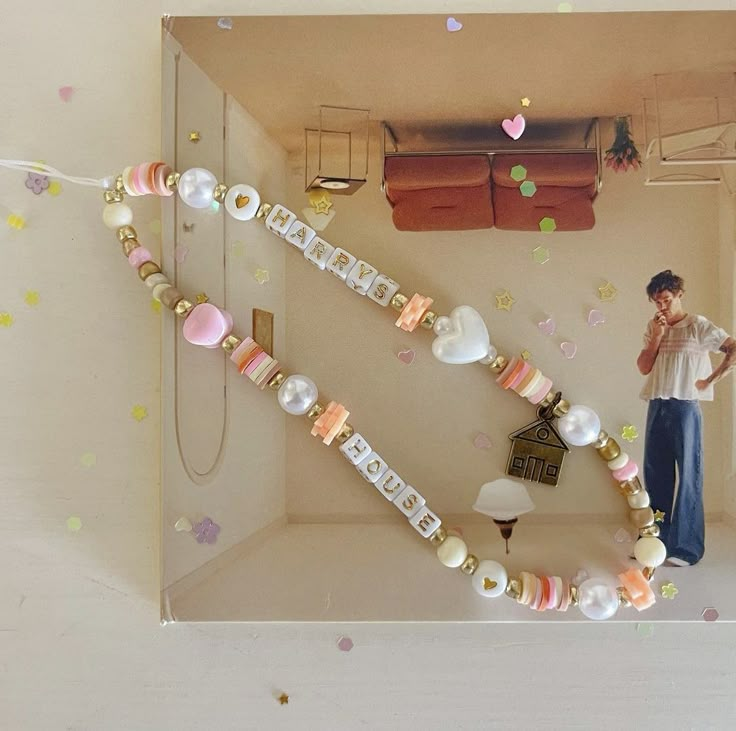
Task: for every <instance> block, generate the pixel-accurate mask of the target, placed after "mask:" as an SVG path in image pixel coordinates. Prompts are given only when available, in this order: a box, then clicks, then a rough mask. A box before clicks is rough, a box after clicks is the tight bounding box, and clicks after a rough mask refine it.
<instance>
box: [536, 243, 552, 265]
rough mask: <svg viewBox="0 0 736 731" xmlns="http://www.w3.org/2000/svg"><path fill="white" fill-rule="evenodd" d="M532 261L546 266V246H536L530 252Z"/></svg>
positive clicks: (547, 251)
mask: <svg viewBox="0 0 736 731" xmlns="http://www.w3.org/2000/svg"><path fill="white" fill-rule="evenodd" d="M532 259H533V260H534V261H535V262H536V263H537V264H546V263H547V262H548V261H549V249H548V248H547V247H546V246H537V248H536V249H534V250H533V251H532Z"/></svg>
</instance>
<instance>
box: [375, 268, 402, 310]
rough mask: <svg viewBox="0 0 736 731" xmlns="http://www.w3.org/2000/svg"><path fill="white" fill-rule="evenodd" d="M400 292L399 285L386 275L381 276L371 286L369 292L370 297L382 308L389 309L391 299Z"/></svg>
mask: <svg viewBox="0 0 736 731" xmlns="http://www.w3.org/2000/svg"><path fill="white" fill-rule="evenodd" d="M398 291H399V283H398V282H394V280H393V279H391V278H390V277H387V276H386V275H385V274H379V275H378V276H377V277H376V278H375V279H374V280H373V284H371V286H370V289H369V290H368V296H369V297H370V298H371V299H372V300H373V301H374V302H378V304H379V305H381V307H387V306H388V304H389V303H390V302H391V298H392V297H393V296H394V295H395V294H396V293H397V292H398Z"/></svg>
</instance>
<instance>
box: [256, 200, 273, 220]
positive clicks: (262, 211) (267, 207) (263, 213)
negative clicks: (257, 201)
mask: <svg viewBox="0 0 736 731" xmlns="http://www.w3.org/2000/svg"><path fill="white" fill-rule="evenodd" d="M272 208H273V206H272V205H271V204H270V203H261V205H260V207H259V208H258V211H257V212H256V220H258V221H261V222H265V221H266V218H268V214H269V213H271V209H272Z"/></svg>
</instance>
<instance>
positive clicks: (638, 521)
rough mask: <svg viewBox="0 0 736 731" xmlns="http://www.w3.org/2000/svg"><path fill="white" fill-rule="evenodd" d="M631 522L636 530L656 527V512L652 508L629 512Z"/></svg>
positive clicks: (636, 509)
mask: <svg viewBox="0 0 736 731" xmlns="http://www.w3.org/2000/svg"><path fill="white" fill-rule="evenodd" d="M629 520H630V521H631V522H632V523H633V525H634V526H635V527H636V528H646V527H647V526H649V525H654V511H653V510H652V508H651V507H648V508H635V509H634V510H630V511H629Z"/></svg>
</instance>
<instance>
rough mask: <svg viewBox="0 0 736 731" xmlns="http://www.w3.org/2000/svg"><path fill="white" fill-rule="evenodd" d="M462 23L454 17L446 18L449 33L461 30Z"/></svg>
mask: <svg viewBox="0 0 736 731" xmlns="http://www.w3.org/2000/svg"><path fill="white" fill-rule="evenodd" d="M462 28H463V24H462V23H461V22H460V21H459V20H455V18H448V19H447V30H449V31H450V33H455V32H456V31H458V30H462Z"/></svg>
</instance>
